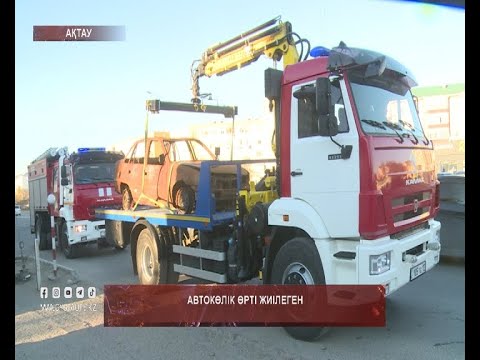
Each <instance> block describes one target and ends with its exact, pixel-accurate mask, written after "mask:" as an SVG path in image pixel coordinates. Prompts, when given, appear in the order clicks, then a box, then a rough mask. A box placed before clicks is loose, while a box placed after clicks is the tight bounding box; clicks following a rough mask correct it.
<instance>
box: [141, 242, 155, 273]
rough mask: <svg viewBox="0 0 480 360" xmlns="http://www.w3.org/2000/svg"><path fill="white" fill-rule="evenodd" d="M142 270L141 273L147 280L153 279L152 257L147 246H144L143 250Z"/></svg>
mask: <svg viewBox="0 0 480 360" xmlns="http://www.w3.org/2000/svg"><path fill="white" fill-rule="evenodd" d="M142 270H143V273H144V274H146V275H147V277H148V279H151V278H152V277H153V256H152V250H151V249H150V247H149V246H146V247H145V248H144V249H143V256H142Z"/></svg>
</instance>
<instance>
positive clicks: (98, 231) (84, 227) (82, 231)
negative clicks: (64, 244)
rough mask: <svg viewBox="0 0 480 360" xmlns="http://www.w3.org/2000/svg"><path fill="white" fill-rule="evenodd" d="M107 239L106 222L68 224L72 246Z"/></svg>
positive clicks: (86, 221)
mask: <svg viewBox="0 0 480 360" xmlns="http://www.w3.org/2000/svg"><path fill="white" fill-rule="evenodd" d="M102 238H105V221H104V220H99V221H88V220H81V221H74V222H71V223H68V242H69V244H70V245H74V244H80V243H88V242H93V241H97V240H98V239H102Z"/></svg>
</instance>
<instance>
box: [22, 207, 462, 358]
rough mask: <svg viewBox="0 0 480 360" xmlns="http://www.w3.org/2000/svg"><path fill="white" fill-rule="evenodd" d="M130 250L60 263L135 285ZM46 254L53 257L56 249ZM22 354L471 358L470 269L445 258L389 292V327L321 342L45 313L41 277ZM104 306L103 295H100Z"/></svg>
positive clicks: (258, 331) (333, 334)
mask: <svg viewBox="0 0 480 360" xmlns="http://www.w3.org/2000/svg"><path fill="white" fill-rule="evenodd" d="M15 221H16V232H15V242H16V250H15V254H16V256H18V255H19V254H20V252H19V249H18V243H19V241H21V240H23V242H24V244H25V248H24V253H26V254H27V255H31V254H33V235H31V234H30V230H29V217H28V214H22V216H19V217H16V219H15ZM129 253H130V251H129V248H127V249H126V250H124V251H118V250H114V249H102V250H98V249H96V247H91V248H87V249H86V251H85V253H84V254H83V256H82V257H81V258H78V259H74V260H68V259H65V258H64V257H63V254H58V262H59V264H64V265H66V266H68V267H70V268H73V269H75V270H76V271H77V272H78V273H79V275H80V279H81V283H82V284H85V285H87V284H88V285H94V286H96V287H98V288H102V287H103V285H104V284H128V283H130V284H132V283H133V284H135V283H137V279H136V277H134V276H133V273H132V266H131V260H130V256H129ZM41 257H42V258H44V259H47V260H51V251H42V252H41ZM15 296H16V299H15V305H16V317H15V318H16V330H15V332H16V341H15V345H16V346H15V353H16V358H18V359H83V358H91V359H97V358H101V359H116V360H123V359H215V358H222V359H276V360H279V359H331V360H334V359H342V360H343V359H352V360H355V359H362V360H363V359H432V360H433V359H434V360H442V359H448V360H452V359H464V358H465V269H464V267H463V266H462V265H449V264H440V265H438V266H437V267H436V268H435V269H433V270H432V271H430V272H428V273H426V274H425V275H423V276H421V277H420V278H418V279H416V280H415V281H414V282H412V283H411V284H409V285H408V286H405V287H403V288H402V289H401V290H399V291H397V292H396V293H394V294H392V295H391V296H390V297H389V298H387V314H386V315H387V326H386V327H385V328H332V329H331V330H330V331H329V332H328V333H327V334H326V335H325V336H324V337H322V338H321V339H320V340H318V341H317V342H313V343H305V342H300V341H296V340H294V339H292V338H290V337H289V336H288V335H287V334H286V333H285V332H284V331H283V329H281V328H248V327H240V328H104V327H103V314H102V312H101V311H95V312H89V313H85V314H80V315H78V314H72V313H68V312H61V313H57V314H53V313H46V312H41V311H39V305H38V303H39V296H38V293H37V292H36V290H35V286H34V284H33V282H29V283H25V284H20V285H16V289H15ZM95 301H96V302H97V305H98V309H100V310H101V307H102V306H103V305H102V302H103V297H102V296H99V298H98V299H96V300H95Z"/></svg>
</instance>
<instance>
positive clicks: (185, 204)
mask: <svg viewBox="0 0 480 360" xmlns="http://www.w3.org/2000/svg"><path fill="white" fill-rule="evenodd" d="M172 198H173V205H174V206H175V207H176V208H177V209H179V210H182V211H183V212H184V213H185V214H190V213H191V212H192V211H193V209H194V208H195V191H193V189H192V188H191V187H190V186H188V185H186V184H185V183H183V182H178V183H176V184H175V186H174V187H173V189H172Z"/></svg>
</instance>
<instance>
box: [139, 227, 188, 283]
mask: <svg viewBox="0 0 480 360" xmlns="http://www.w3.org/2000/svg"><path fill="white" fill-rule="evenodd" d="M159 250H160V249H159V247H158V245H157V241H156V240H155V237H154V235H153V234H152V233H151V231H150V229H149V228H145V229H143V230H142V231H141V232H140V234H139V235H138V240H137V250H136V260H137V261H136V262H137V272H138V278H139V280H140V284H142V285H157V284H176V283H177V282H178V273H175V272H174V271H173V263H171V261H169V260H168V259H167V258H166V254H161V253H160V252H159Z"/></svg>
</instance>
